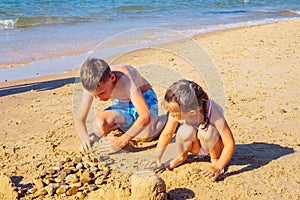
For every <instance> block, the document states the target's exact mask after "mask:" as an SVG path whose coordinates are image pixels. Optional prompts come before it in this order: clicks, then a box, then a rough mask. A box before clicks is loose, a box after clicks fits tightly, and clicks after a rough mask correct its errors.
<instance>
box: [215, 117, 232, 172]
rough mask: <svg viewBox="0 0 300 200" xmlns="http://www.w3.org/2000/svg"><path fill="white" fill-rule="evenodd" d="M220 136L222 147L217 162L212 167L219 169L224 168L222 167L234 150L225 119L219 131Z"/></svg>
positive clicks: (230, 133)
mask: <svg viewBox="0 0 300 200" xmlns="http://www.w3.org/2000/svg"><path fill="white" fill-rule="evenodd" d="M221 138H222V142H223V145H224V147H223V150H222V153H221V155H220V158H219V160H218V162H217V163H215V165H214V167H215V168H216V169H219V170H222V169H224V167H225V166H226V165H227V164H228V163H229V161H230V160H231V158H232V156H233V153H234V150H235V142H234V138H233V135H232V132H231V130H230V128H229V126H228V124H227V122H226V121H225V123H224V126H223V129H222V131H221Z"/></svg>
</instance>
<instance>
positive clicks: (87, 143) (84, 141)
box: [81, 137, 92, 153]
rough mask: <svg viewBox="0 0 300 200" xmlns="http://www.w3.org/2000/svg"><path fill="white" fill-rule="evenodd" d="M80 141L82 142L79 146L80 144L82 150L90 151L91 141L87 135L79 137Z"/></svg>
mask: <svg viewBox="0 0 300 200" xmlns="http://www.w3.org/2000/svg"><path fill="white" fill-rule="evenodd" d="M81 143H82V145H81V146H82V148H83V150H84V152H86V153H88V152H92V146H91V142H90V139H89V138H88V137H86V138H83V139H81Z"/></svg>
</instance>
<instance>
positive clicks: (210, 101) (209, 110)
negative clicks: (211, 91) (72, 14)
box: [207, 100, 212, 118]
mask: <svg viewBox="0 0 300 200" xmlns="http://www.w3.org/2000/svg"><path fill="white" fill-rule="evenodd" d="M208 102H209V108H208V114H207V117H208V118H210V113H211V107H212V100H209V101H208Z"/></svg>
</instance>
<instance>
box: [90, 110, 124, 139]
mask: <svg viewBox="0 0 300 200" xmlns="http://www.w3.org/2000/svg"><path fill="white" fill-rule="evenodd" d="M125 122H126V120H125V117H124V116H123V115H121V114H120V113H119V112H116V111H113V110H105V111H102V112H101V113H100V114H99V115H98V116H97V118H96V120H95V122H94V127H93V128H94V132H95V134H96V135H97V136H98V137H102V136H105V135H107V134H108V133H109V132H110V131H113V130H116V129H118V128H119V127H120V124H123V123H125Z"/></svg>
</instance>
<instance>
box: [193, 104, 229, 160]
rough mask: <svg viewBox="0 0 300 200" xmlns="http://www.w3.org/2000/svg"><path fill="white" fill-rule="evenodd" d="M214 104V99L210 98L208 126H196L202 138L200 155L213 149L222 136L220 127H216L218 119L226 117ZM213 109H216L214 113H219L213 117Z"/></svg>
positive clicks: (198, 135)
mask: <svg viewBox="0 0 300 200" xmlns="http://www.w3.org/2000/svg"><path fill="white" fill-rule="evenodd" d="M213 104H215V103H214V102H213V101H212V100H209V108H208V113H207V117H208V119H209V124H208V125H207V127H206V128H205V129H203V128H201V125H199V126H198V127H194V128H195V129H196V130H197V137H198V139H199V140H200V144H201V149H200V151H199V155H207V154H208V153H209V152H210V151H211V150H212V149H213V147H214V146H215V144H216V143H217V141H218V139H219V138H220V136H221V135H220V133H219V131H218V128H217V127H216V121H220V119H221V120H222V119H224V117H223V114H221V113H219V112H218V111H219V110H218V109H215V106H216V105H213ZM212 110H213V111H214V113H217V114H216V116H217V117H212ZM214 113H213V114H214ZM220 114H221V115H220ZM218 116H219V117H218ZM222 121H223V120H222ZM219 130H221V129H219Z"/></svg>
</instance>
